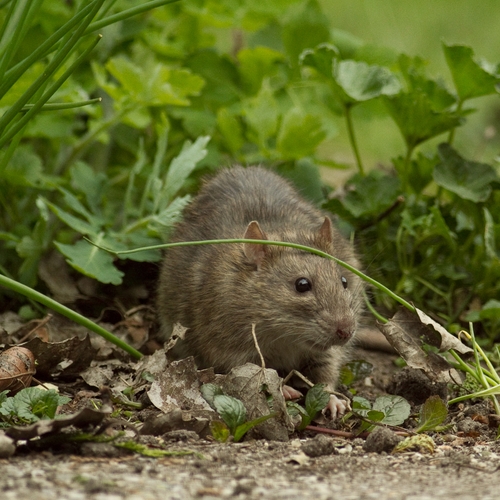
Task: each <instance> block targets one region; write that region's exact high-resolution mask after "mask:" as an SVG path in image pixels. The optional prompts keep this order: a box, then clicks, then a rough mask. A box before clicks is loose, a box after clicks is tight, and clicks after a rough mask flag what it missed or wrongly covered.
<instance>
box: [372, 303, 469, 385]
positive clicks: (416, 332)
mask: <svg viewBox="0 0 500 500" xmlns="http://www.w3.org/2000/svg"><path fill="white" fill-rule="evenodd" d="M378 327H379V330H380V331H381V332H382V333H383V334H384V335H385V337H386V338H387V340H388V341H389V342H390V344H391V345H392V346H393V347H394V349H396V351H397V352H398V354H399V355H400V356H401V357H402V358H403V359H404V360H405V361H406V362H407V363H408V366H410V367H412V368H416V369H420V370H424V371H425V372H426V373H427V375H428V376H429V377H430V378H431V379H432V380H434V381H437V382H446V383H449V382H454V383H458V382H459V381H460V380H461V377H460V375H459V374H458V372H457V371H456V370H455V369H454V368H452V367H451V366H450V365H449V364H448V362H447V361H446V360H445V359H444V358H443V357H441V356H439V354H436V353H434V352H426V351H424V350H423V349H422V344H423V343H425V344H429V345H431V346H434V347H437V348H438V349H439V350H440V351H447V350H449V349H455V350H456V351H458V352H459V353H460V354H462V355H467V354H469V353H472V349H470V348H469V347H467V346H466V345H464V344H462V343H461V342H460V341H459V340H457V339H455V338H454V337H453V336H452V335H451V334H450V333H448V332H447V331H446V330H445V329H444V328H443V327H441V326H440V325H439V324H437V323H436V322H435V321H433V320H432V319H431V318H429V317H428V316H427V315H426V314H424V313H423V312H422V311H419V314H418V315H416V314H414V313H412V312H411V311H408V309H405V308H401V309H399V310H398V312H397V313H396V314H395V315H394V316H393V317H392V318H391V320H390V321H389V322H388V323H386V324H384V325H378Z"/></svg>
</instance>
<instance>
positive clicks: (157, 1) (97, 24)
mask: <svg viewBox="0 0 500 500" xmlns="http://www.w3.org/2000/svg"><path fill="white" fill-rule="evenodd" d="M178 1H179V0H153V1H152V2H146V3H144V4H142V5H138V6H137V7H132V8H131V9H127V10H124V11H122V12H118V13H117V14H113V15H112V16H109V17H105V18H104V19H101V20H99V21H94V22H93V23H91V24H90V25H89V27H88V28H87V29H86V31H85V35H87V34H89V33H92V31H96V30H98V29H101V28H104V27H105V26H108V25H110V24H113V23H117V22H118V21H123V20H124V19H127V18H129V17H132V16H136V15H137V14H141V13H142V12H146V11H148V10H151V9H154V8H156V7H161V6H162V5H167V4H169V3H174V2H178Z"/></svg>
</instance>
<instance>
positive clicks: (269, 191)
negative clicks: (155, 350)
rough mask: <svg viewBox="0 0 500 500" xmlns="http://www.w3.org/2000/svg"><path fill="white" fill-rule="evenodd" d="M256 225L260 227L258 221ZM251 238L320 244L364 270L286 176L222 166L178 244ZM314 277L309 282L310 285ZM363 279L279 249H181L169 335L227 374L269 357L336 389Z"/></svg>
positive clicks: (167, 288)
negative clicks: (179, 330) (181, 331)
mask: <svg viewBox="0 0 500 500" xmlns="http://www.w3.org/2000/svg"><path fill="white" fill-rule="evenodd" d="M252 221H256V222H252ZM222 238H250V239H269V240H275V241H276V240H277V241H289V242H293V243H300V244H303V245H307V246H312V247H315V248H318V249H320V250H323V251H325V252H328V253H330V254H332V255H334V256H335V257H337V258H339V259H341V260H343V261H345V262H347V263H349V264H351V265H352V266H354V267H359V266H358V260H357V259H356V257H355V254H354V251H353V249H352V247H351V245H350V244H349V243H348V242H347V241H346V240H345V239H344V238H343V237H342V236H341V235H340V234H339V233H338V231H337V230H336V229H335V228H333V227H332V224H331V221H330V219H329V218H328V217H326V216H325V214H324V213H322V212H321V211H319V210H317V209H316V208H315V207H313V206H312V205H311V204H310V203H308V202H306V201H305V200H303V199H302V198H301V197H300V196H299V194H298V193H297V191H296V190H295V189H294V188H292V187H291V185H290V184H289V183H288V182H286V181H285V180H284V179H282V178H281V177H279V176H278V175H276V174H274V173H272V172H270V171H268V170H265V169H263V168H259V167H249V168H242V167H234V168H231V169H227V170H222V171H221V172H220V173H219V174H218V175H216V176H215V177H214V178H213V179H212V180H211V181H209V182H208V183H207V184H205V185H204V187H203V188H202V190H201V191H200V193H199V195H198V196H197V197H196V198H195V200H194V201H193V203H192V204H191V205H190V206H189V207H188V208H187V210H186V212H185V214H184V221H183V222H182V223H181V224H179V225H178V226H177V228H176V230H175V232H174V235H173V238H172V241H194V240H209V239H222ZM304 279H305V281H304ZM361 289H362V285H361V280H360V279H359V278H358V277H357V276H356V275H354V274H353V273H351V272H349V271H347V270H346V269H344V268H342V267H341V266H339V265H338V264H336V263H335V262H334V261H332V260H329V259H326V258H322V257H319V256H317V255H314V254H311V253H307V252H303V251H299V250H295V249H292V248H285V247H279V246H275V245H259V244H223V245H220V244H219V245H202V246H191V247H178V248H172V249H168V250H167V251H166V253H165V258H164V262H163V267H162V271H161V277H160V283H159V289H158V311H159V317H160V324H161V327H162V333H163V335H164V336H168V335H170V333H171V331H172V327H173V325H174V324H175V323H181V324H182V325H183V326H185V327H186V328H187V329H188V330H187V331H186V334H185V339H184V341H183V343H182V348H181V350H182V355H183V356H188V355H193V356H194V357H195V359H196V363H197V365H198V366H199V367H200V368H205V367H210V366H213V367H215V369H216V370H217V371H219V372H227V371H229V370H230V369H231V368H233V367H235V366H238V365H241V364H244V363H246V362H253V363H256V364H260V358H259V355H258V352H257V350H256V347H255V343H254V340H253V337H252V323H255V325H256V328H255V331H256V336H257V340H258V344H259V347H260V350H261V352H262V354H263V356H264V360H265V363H266V367H267V368H274V369H276V370H278V371H279V372H280V373H281V374H284V375H286V374H287V373H288V372H290V371H291V370H298V371H300V372H301V373H303V374H304V375H306V376H307V377H309V378H310V379H311V380H312V381H313V382H315V383H320V382H323V383H326V384H328V385H329V386H330V388H333V387H334V386H335V384H336V382H337V378H338V372H339V368H340V366H341V365H342V364H343V363H344V362H345V354H346V346H347V345H348V344H349V343H350V340H351V339H352V338H353V336H354V334H355V331H356V327H357V321H358V317H359V314H360V310H361Z"/></svg>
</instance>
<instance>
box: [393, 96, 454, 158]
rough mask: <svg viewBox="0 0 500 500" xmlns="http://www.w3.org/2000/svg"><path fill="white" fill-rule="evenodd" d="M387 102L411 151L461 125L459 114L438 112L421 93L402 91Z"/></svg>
mask: <svg viewBox="0 0 500 500" xmlns="http://www.w3.org/2000/svg"><path fill="white" fill-rule="evenodd" d="M384 102H385V105H386V106H387V109H388V110H389V113H390V114H391V116H392V118H393V119H394V121H395V122H396V124H397V126H398V128H399V130H400V132H401V134H402V135H403V138H404V140H405V142H406V144H407V146H408V147H409V148H414V147H415V146H417V145H418V144H420V143H422V142H424V141H426V140H428V139H431V138H432V137H436V136H438V135H439V134H442V133H443V132H446V131H448V130H452V129H453V128H455V127H457V126H458V125H461V124H462V116H460V115H458V114H457V113H455V112H452V111H446V110H444V111H436V110H435V109H434V106H433V103H432V101H431V100H430V99H429V97H428V96H427V95H426V94H425V93H424V92H423V91H421V90H414V91H412V92H400V93H399V94H397V95H394V96H391V97H385V98H384Z"/></svg>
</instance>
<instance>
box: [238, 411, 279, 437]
mask: <svg viewBox="0 0 500 500" xmlns="http://www.w3.org/2000/svg"><path fill="white" fill-rule="evenodd" d="M277 415H278V414H277V413H270V414H269V415H262V416H261V417H259V418H254V419H253V420H249V421H248V422H245V423H243V424H241V425H238V427H237V428H236V430H235V432H234V435H233V439H234V442H235V443H237V442H238V441H240V440H241V438H242V437H243V436H244V435H245V434H246V433H247V432H248V431H249V430H250V429H252V428H254V427H255V426H257V425H259V424H261V423H262V422H265V421H266V420H269V419H270V418H274V417H276V416H277Z"/></svg>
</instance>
